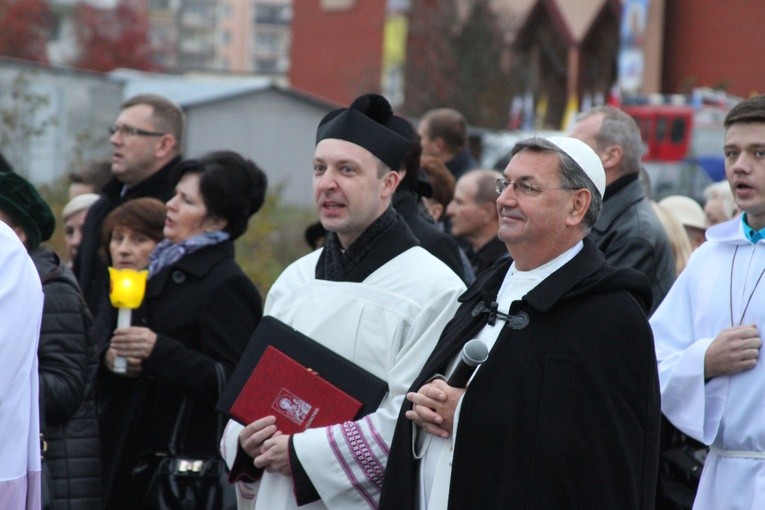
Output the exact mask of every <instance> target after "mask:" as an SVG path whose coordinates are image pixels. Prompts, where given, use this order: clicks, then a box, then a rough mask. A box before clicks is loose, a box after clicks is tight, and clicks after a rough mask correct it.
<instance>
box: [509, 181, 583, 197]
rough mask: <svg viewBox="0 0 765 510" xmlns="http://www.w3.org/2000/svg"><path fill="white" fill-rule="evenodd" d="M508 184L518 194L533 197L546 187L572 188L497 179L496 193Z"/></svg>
mask: <svg viewBox="0 0 765 510" xmlns="http://www.w3.org/2000/svg"><path fill="white" fill-rule="evenodd" d="M508 186H512V187H513V191H515V192H516V193H517V194H519V195H526V196H529V197H535V196H538V195H540V194H542V192H543V191H545V190H548V189H565V190H569V191H571V190H573V189H574V188H571V187H569V186H561V187H553V186H544V187H542V186H535V185H533V184H531V183H530V182H528V181H518V180H516V181H508V180H507V179H497V187H496V190H497V194H499V195H501V194H502V192H503V191H505V190H506V189H507V188H508Z"/></svg>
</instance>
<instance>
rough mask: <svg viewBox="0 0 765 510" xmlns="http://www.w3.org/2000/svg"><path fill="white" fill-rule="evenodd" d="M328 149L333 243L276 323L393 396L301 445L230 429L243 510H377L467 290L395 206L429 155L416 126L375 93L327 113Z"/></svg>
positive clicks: (283, 294) (324, 167) (279, 301)
mask: <svg viewBox="0 0 765 510" xmlns="http://www.w3.org/2000/svg"><path fill="white" fill-rule="evenodd" d="M316 142H317V143H316V149H315V152H314V158H313V190H314V200H315V205H316V210H317V212H318V215H319V219H320V220H321V223H322V224H323V225H324V227H325V228H326V229H327V230H328V231H329V234H328V235H327V238H326V241H325V244H324V247H323V249H321V250H318V251H315V252H313V253H311V254H309V255H307V256H305V257H303V258H301V259H299V260H298V261H296V262H295V263H293V264H292V265H290V266H289V267H288V268H287V269H286V270H285V271H284V272H283V273H282V275H281V276H280V277H279V278H278V279H277V281H276V282H275V283H274V285H273V287H272V288H271V291H270V292H269V294H268V296H267V298H266V304H265V310H264V313H265V314H266V315H272V316H274V317H276V318H278V319H280V320H281V321H283V322H285V323H287V324H289V325H290V326H292V327H294V328H295V329H297V330H298V331H300V332H302V333H304V334H306V335H307V336H309V337H311V338H313V339H314V340H316V341H318V342H320V343H322V344H324V345H325V346H327V347H329V348H330V349H332V350H333V351H335V352H336V353H338V354H340V355H342V356H344V357H345V358H347V359H349V360H350V361H352V362H354V363H356V364H357V365H359V366H361V367H362V368H364V369H366V370H367V371H369V372H371V373H372V374H374V375H376V376H378V377H380V378H381V379H383V380H385V381H386V382H387V383H388V391H389V393H388V395H387V396H386V397H385V399H384V400H383V402H382V404H381V405H380V407H379V408H378V410H377V411H375V412H373V413H372V414H370V415H367V416H365V417H363V418H361V419H359V420H357V421H353V422H345V423H338V424H337V425H333V426H330V427H324V428H317V429H310V430H307V431H305V432H302V433H299V434H294V435H291V436H287V435H279V434H276V432H277V431H276V427H275V426H274V425H273V423H274V419H273V417H266V418H262V419H259V420H257V421H255V422H253V423H252V424H249V425H248V426H247V427H246V428H244V429H243V428H242V427H241V426H240V425H238V424H236V423H234V422H229V426H228V427H227V429H226V432H225V434H224V438H223V441H222V443H221V449H222V453H223V454H224V457H225V458H226V459H227V461H228V462H229V465H230V466H231V468H232V478H235V479H236V480H239V482H238V483H237V492H238V498H239V508H240V509H250V508H254V509H258V510H281V509H292V508H297V507H298V506H300V508H307V509H323V508H331V509H333V510H335V509H356V508H358V509H364V508H376V507H377V504H378V500H379V496H380V489H381V486H382V483H383V473H384V471H385V465H386V462H387V458H388V452H389V446H390V441H391V439H392V436H393V429H394V427H395V424H396V419H397V416H398V410H399V408H400V407H401V404H402V401H403V399H404V394H405V393H406V391H407V389H408V387H409V385H410V384H411V383H412V381H413V380H414V377H415V376H416V375H417V374H418V373H419V371H420V369H421V368H422V365H423V363H424V362H425V360H426V359H427V357H428V355H429V354H430V352H431V350H432V349H433V347H434V346H435V343H436V341H437V339H438V337H439V335H440V333H441V330H442V329H443V328H444V326H445V324H446V323H447V322H448V321H449V320H450V319H451V318H452V316H453V315H454V312H455V310H456V308H457V305H458V302H457V298H458V297H459V295H460V294H461V293H462V292H463V291H464V285H463V283H462V281H461V280H460V279H459V277H457V276H456V275H455V274H454V272H453V271H452V270H450V269H449V268H448V267H447V266H446V265H445V264H443V263H442V262H441V261H440V260H438V259H437V258H435V257H434V256H432V255H430V254H429V253H428V252H427V251H425V250H424V249H422V248H420V247H419V246H417V244H418V243H417V240H416V238H415V237H414V235H413V234H412V233H411V231H410V230H409V228H408V227H407V225H406V222H405V221H404V220H403V218H402V217H401V216H399V215H398V214H397V213H396V212H395V210H394V209H393V208H392V207H391V205H390V204H391V198H392V196H393V193H394V192H395V190H396V187H397V186H398V184H399V182H400V181H401V179H402V176H403V174H404V171H403V170H401V168H402V162H403V160H404V157H405V156H406V155H407V153H408V152H409V151H410V150H416V151H418V150H419V147H418V145H419V142H417V141H416V134H415V131H414V129H413V128H412V126H411V124H410V123H409V122H408V121H406V120H405V119H403V118H401V117H397V116H395V115H393V114H392V111H391V107H390V105H389V104H388V102H387V101H386V100H385V98H383V97H382V96H379V95H375V94H366V95H364V96H361V97H359V98H357V99H356V101H354V103H353V104H352V105H351V107H350V108H343V109H339V110H335V111H333V112H330V113H329V114H327V115H326V116H325V117H324V118H323V119H322V121H321V122H320V124H319V127H318V130H317V134H316ZM302 505H305V506H302Z"/></svg>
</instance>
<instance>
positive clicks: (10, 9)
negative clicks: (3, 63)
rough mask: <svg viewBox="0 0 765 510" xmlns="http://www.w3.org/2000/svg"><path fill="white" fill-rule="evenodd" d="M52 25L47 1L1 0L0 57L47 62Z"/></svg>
mask: <svg viewBox="0 0 765 510" xmlns="http://www.w3.org/2000/svg"><path fill="white" fill-rule="evenodd" d="M51 24H52V16H51V12H50V10H49V9H48V4H47V3H46V2H45V0H0V55H3V56H6V57H14V58H21V59H25V60H34V61H36V62H43V63H47V62H48V57H47V55H46V48H45V45H46V43H47V41H48V38H49V37H50V28H51Z"/></svg>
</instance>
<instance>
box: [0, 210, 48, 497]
mask: <svg viewBox="0 0 765 510" xmlns="http://www.w3.org/2000/svg"><path fill="white" fill-rule="evenodd" d="M42 306H43V292H42V287H41V286H40V277H39V276H38V275H37V270H36V269H35V266H34V264H33V263H32V259H30V258H29V255H27V250H26V248H24V245H22V244H21V241H19V238H18V236H16V234H15V233H14V232H13V230H11V229H10V227H8V225H6V224H5V223H3V222H2V221H0V362H2V369H0V509H2V510H39V508H40V507H41V495H40V490H41V485H40V418H39V415H40V409H39V405H38V398H39V396H38V393H39V390H38V379H37V343H38V342H39V340H40V317H41V316H42Z"/></svg>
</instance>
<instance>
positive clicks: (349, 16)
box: [289, 0, 387, 106]
mask: <svg viewBox="0 0 765 510" xmlns="http://www.w3.org/2000/svg"><path fill="white" fill-rule="evenodd" d="M386 3H387V1H386V0H356V1H355V2H354V5H353V7H351V8H350V9H347V10H343V11H326V10H324V9H323V8H322V7H321V0H297V1H296V2H295V3H294V6H293V9H294V12H293V19H292V45H291V50H290V52H291V60H292V61H291V63H290V72H289V79H290V84H291V85H292V86H293V87H295V88H298V89H301V90H304V91H306V92H309V93H311V94H314V95H317V96H320V97H322V98H325V99H328V100H330V101H335V102H337V103H338V104H340V105H344V106H347V105H349V104H350V103H351V102H352V101H353V100H354V99H355V98H356V97H357V96H359V95H361V94H363V93H365V92H380V76H381V67H382V43H383V26H384V23H385V12H386V10H385V9H386Z"/></svg>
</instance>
